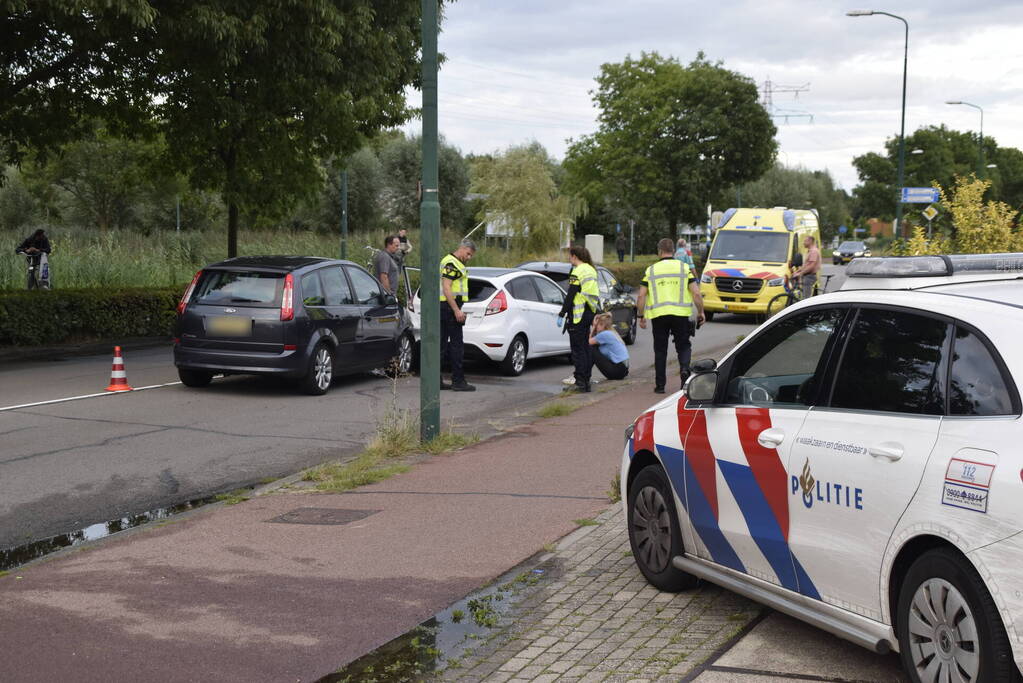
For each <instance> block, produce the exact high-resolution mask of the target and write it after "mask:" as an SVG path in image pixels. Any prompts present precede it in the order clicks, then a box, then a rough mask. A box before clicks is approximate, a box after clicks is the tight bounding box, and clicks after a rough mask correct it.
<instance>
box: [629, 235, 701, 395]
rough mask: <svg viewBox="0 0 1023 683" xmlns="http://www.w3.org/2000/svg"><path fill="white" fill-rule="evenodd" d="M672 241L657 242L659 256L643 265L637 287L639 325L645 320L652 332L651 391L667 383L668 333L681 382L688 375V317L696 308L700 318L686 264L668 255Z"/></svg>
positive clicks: (662, 388) (695, 288)
mask: <svg viewBox="0 0 1023 683" xmlns="http://www.w3.org/2000/svg"><path fill="white" fill-rule="evenodd" d="M673 250H674V244H673V243H672V241H671V240H670V239H662V240H661V241H660V242H658V243H657V251H658V253H659V254H660V256H661V260H660V261H658V262H657V263H655V264H653V265H652V266H650V267H649V268H647V269H646V274H645V275H644V276H643V283H642V286H641V287H640V290H639V300H638V301H637V308H638V309H639V312H640V313H639V315H640V321H639V322H640V326H641V327H643V328H646V322H647V320H649V321H650V322H651V325H652V326H653V336H654V391H655V392H656V393H658V394H663V393H664V391H665V384H667V379H668V378H667V364H668V336H669V335H670V336H671V337H673V338H674V341H675V353H676V354H677V356H678V365H679V374H680V375H681V379H682V382H683V383H684V382H685V380H686V377H688V376H689V363H690V360H691V358H692V345H691V343H690V341H689V330H690V327H689V319H690V316H692V315H693V307H694V304H695V306H696V308H697V311H698V313H697V321H698V322H699V323H702V322H703V299H702V298H701V297H700V288H699V285H698V284H697V283H696V278H695V277H694V275H693V273H692V272H691V271H690V270H689V264H687V263H684V262H682V261H678V260H676V259H674V258H672V256H673V254H674V251H673Z"/></svg>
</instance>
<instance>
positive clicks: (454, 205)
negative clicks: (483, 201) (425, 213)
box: [379, 131, 469, 230]
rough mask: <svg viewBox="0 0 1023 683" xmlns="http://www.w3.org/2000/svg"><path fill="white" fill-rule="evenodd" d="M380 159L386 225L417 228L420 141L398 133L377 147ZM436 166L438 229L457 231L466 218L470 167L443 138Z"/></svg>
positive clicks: (421, 161) (421, 144)
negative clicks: (439, 223)
mask: <svg viewBox="0 0 1023 683" xmlns="http://www.w3.org/2000/svg"><path fill="white" fill-rule="evenodd" d="M379 156H380V164H381V166H382V168H383V174H384V186H383V191H382V196H381V200H382V202H383V211H384V215H385V216H386V219H387V221H388V222H389V223H390V225H391V227H392V228H393V229H395V230H397V229H399V228H409V227H412V226H418V225H419V198H418V196H417V193H416V189H417V187H418V185H419V179H420V178H421V177H422V165H423V142H422V138H421V137H420V136H418V135H411V136H407V137H406V136H405V135H404V134H403V133H401V132H400V131H397V132H396V133H395V134H392V135H390V136H388V137H387V138H386V141H385V142H384V143H383V144H382V145H381V146H380V151H379ZM437 165H438V174H439V175H438V189H439V192H438V195H439V201H440V219H441V227H442V228H444V229H449V230H460V229H462V228H463V227H464V225H465V218H466V208H465V205H466V202H465V195H466V193H467V192H468V191H469V165H468V163H466V160H465V158H464V157H463V156H462V153H461V152H460V151H458V149H457V148H456V147H453V146H451V145H449V144H447V143H446V142H445V141H444V139H443V138H441V139H440V146H439V150H438V156H437Z"/></svg>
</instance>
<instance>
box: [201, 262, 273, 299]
mask: <svg viewBox="0 0 1023 683" xmlns="http://www.w3.org/2000/svg"><path fill="white" fill-rule="evenodd" d="M283 284H284V275H283V274H282V273H265V272H259V271H244V270H207V271H205V272H204V273H203V277H202V280H201V281H200V282H199V286H198V287H196V291H195V294H194V295H193V296H192V301H193V302H195V303H199V304H207V305H212V306H224V305H228V304H237V305H240V306H280V304H281V291H282V289H283Z"/></svg>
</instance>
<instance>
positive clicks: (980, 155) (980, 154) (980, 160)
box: [945, 100, 991, 176]
mask: <svg viewBox="0 0 1023 683" xmlns="http://www.w3.org/2000/svg"><path fill="white" fill-rule="evenodd" d="M945 104H961V105H963V106H964V107H973V108H974V109H976V110H977V111H979V112H980V138H979V139H978V144H977V148H978V149H977V174H978V175H980V176H983V175H984V168H985V166H984V108H983V107H981V106H980V105H977V104H972V103H970V102H963V101H962V100H948V101H947V102H945ZM987 168H991V167H990V166H987Z"/></svg>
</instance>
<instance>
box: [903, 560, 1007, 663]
mask: <svg viewBox="0 0 1023 683" xmlns="http://www.w3.org/2000/svg"><path fill="white" fill-rule="evenodd" d="M896 629H897V633H898V637H899V649H900V650H901V656H902V665H903V667H904V668H905V670H906V672H907V673H908V674H909V676H910V678H911V680H913V681H920V682H922V683H931V682H932V681H947V680H965V681H1012V680H1016V679H1015V675H1016V672H1015V669H1016V667H1015V664H1014V662H1013V657H1012V649H1011V647H1010V646H1009V640H1008V637H1007V636H1006V634H1005V627H1004V626H1003V625H1002V619H1001V616H1000V615H999V613H998V608H997V607H996V606H995V604H994V600H992V599H991V594H990V593H988V590H987V588H986V587H985V586H984V581H983V579H981V577H980V575H979V574H978V573H977V570H976V569H974V568H973V566H972V565H971V564H970V563H969V562H968V561H967V560H966V559H965V558H963V557H961V556H960V555H959V554H957V553H955V552H953V551H951V550H948V549H944V548H939V549H936V550H930V551H928V552H926V553H924V554H923V555H921V556H920V557H919V558H918V559H917V561H916V562H914V563H913V565H912V566H911V567H910V568H909V571H908V572H907V574H906V579H905V581H903V583H902V588H901V590H900V591H899V604H898V611H897V621H896Z"/></svg>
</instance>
